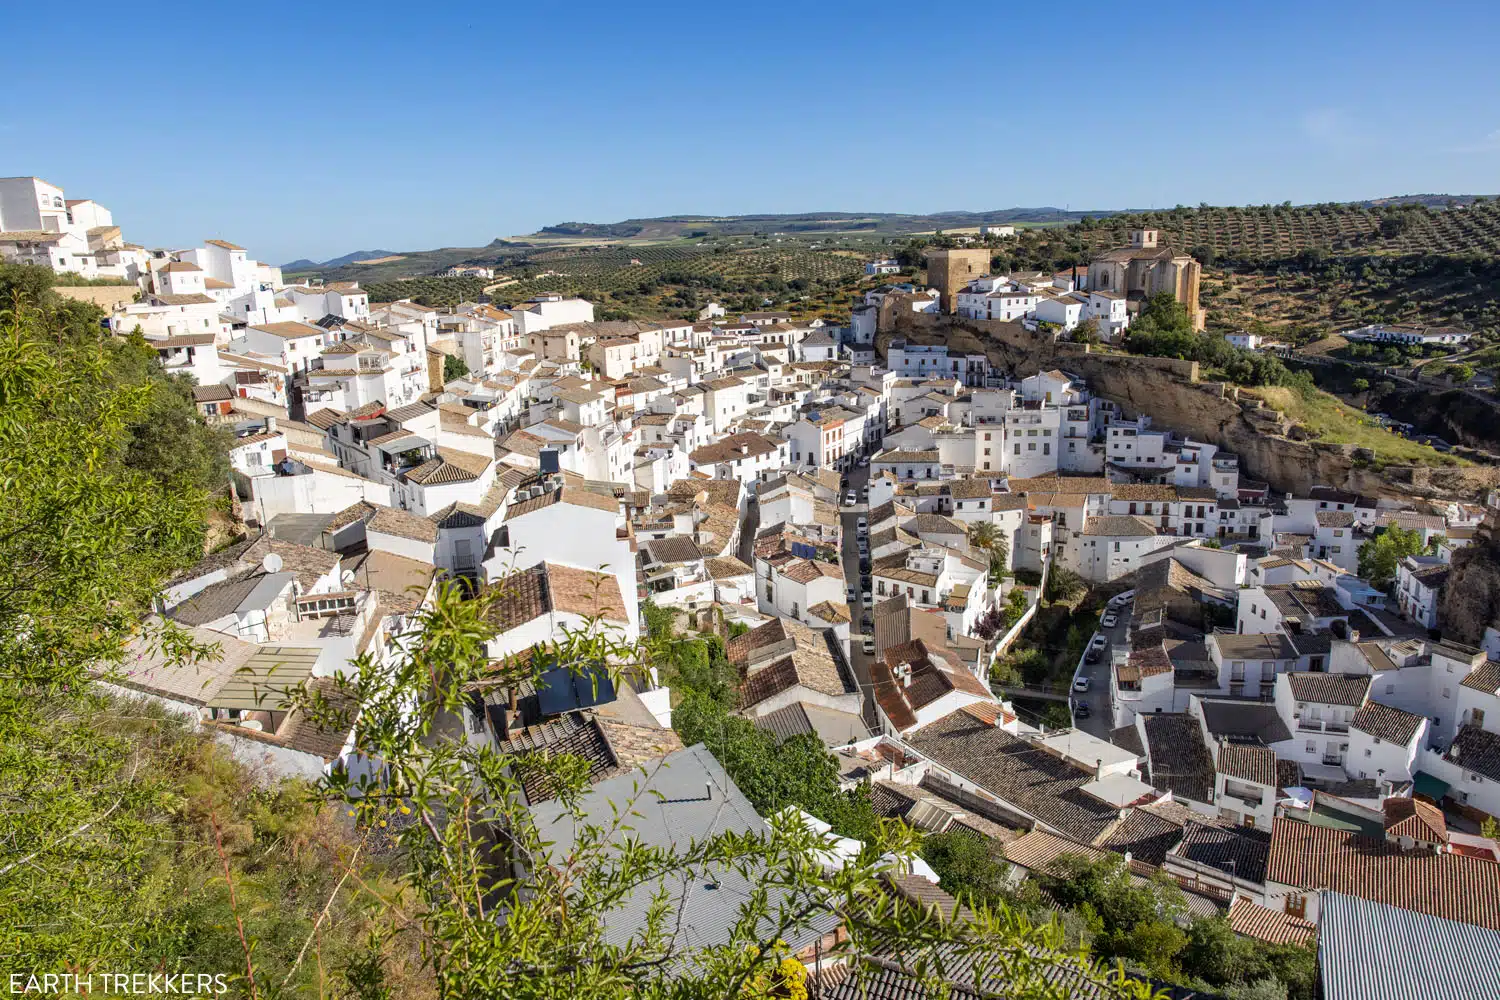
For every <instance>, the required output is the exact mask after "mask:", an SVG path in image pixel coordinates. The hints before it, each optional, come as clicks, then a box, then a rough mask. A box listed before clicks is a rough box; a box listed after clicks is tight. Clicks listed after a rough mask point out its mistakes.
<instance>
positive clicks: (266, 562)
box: [260, 552, 281, 573]
mask: <svg viewBox="0 0 1500 1000" xmlns="http://www.w3.org/2000/svg"><path fill="white" fill-rule="evenodd" d="M260 568H261V569H263V570H265V571H266V572H267V573H280V572H281V557H280V556H278V555H277V554H276V553H274V552H267V553H266V557H265V558H264V559H262V560H261V561H260Z"/></svg>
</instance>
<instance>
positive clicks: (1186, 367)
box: [877, 315, 1500, 500]
mask: <svg viewBox="0 0 1500 1000" xmlns="http://www.w3.org/2000/svg"><path fill="white" fill-rule="evenodd" d="M893 336H903V337H905V338H907V339H908V340H909V341H912V342H914V343H925V344H934V343H946V344H948V345H949V347H950V349H953V350H960V351H964V352H972V353H981V352H982V353H984V354H985V355H986V356H987V357H989V359H990V363H991V364H992V365H994V366H995V367H997V368H999V369H1001V370H1004V371H1007V372H1009V373H1011V374H1013V375H1029V374H1032V373H1034V372H1037V371H1043V370H1045V369H1048V368H1064V369H1066V370H1068V371H1071V372H1074V373H1076V374H1078V375H1081V376H1083V377H1084V378H1085V379H1087V380H1088V382H1089V385H1090V387H1091V388H1092V389H1093V391H1094V392H1096V393H1098V394H1099V395H1101V396H1103V397H1104V398H1106V399H1110V400H1113V401H1114V402H1116V403H1118V404H1120V405H1121V406H1122V407H1123V408H1124V409H1125V411H1126V413H1127V414H1128V415H1135V414H1138V413H1144V414H1146V415H1147V416H1149V417H1150V418H1151V419H1152V421H1154V422H1155V423H1156V424H1158V425H1160V426H1162V427H1164V428H1171V429H1173V430H1176V431H1179V432H1180V433H1182V434H1185V435H1187V436H1189V437H1192V438H1196V439H1197V440H1200V441H1208V442H1212V443H1213V444H1217V445H1218V446H1219V447H1221V448H1224V449H1226V450H1228V451H1231V452H1234V453H1235V454H1236V455H1238V456H1239V458H1240V468H1241V470H1242V472H1243V473H1244V474H1245V475H1246V476H1247V477H1249V478H1252V479H1258V480H1263V481H1265V482H1267V483H1269V484H1270V485H1271V487H1272V489H1275V490H1278V491H1281V492H1286V493H1296V494H1303V495H1305V494H1306V493H1307V491H1308V490H1309V489H1310V488H1311V487H1313V486H1320V485H1322V486H1335V487H1339V488H1342V489H1347V490H1352V491H1355V492H1358V493H1363V494H1366V495H1371V496H1393V497H1403V496H1404V497H1410V496H1428V497H1446V498H1455V499H1465V500H1469V499H1474V498H1476V497H1478V496H1480V495H1482V494H1483V493H1484V492H1485V491H1486V490H1488V489H1491V488H1493V487H1494V486H1496V485H1497V484H1500V468H1495V467H1491V466H1474V467H1449V466H1440V467H1427V466H1389V465H1387V466H1383V467H1379V468H1377V467H1375V466H1373V465H1371V464H1370V461H1369V460H1370V459H1371V458H1373V456H1369V455H1360V454H1357V453H1356V450H1355V449H1354V448H1352V447H1349V446H1344V445H1334V444H1327V443H1324V442H1319V441H1307V440H1300V439H1299V437H1298V428H1295V427H1292V426H1290V425H1289V424H1288V423H1287V422H1286V421H1285V420H1284V419H1283V418H1282V417H1281V415H1280V414H1278V413H1276V412H1275V411H1274V410H1270V409H1267V408H1265V407H1263V406H1262V405H1261V404H1260V402H1259V401H1258V400H1254V399H1251V398H1249V397H1248V396H1244V397H1242V396H1241V394H1240V393H1238V392H1237V391H1236V390H1235V388H1234V387H1233V386H1226V385H1221V384H1219V383H1207V382H1201V381H1198V376H1197V366H1196V365H1195V364H1193V363H1191V362H1183V361H1176V360H1173V359H1167V358H1145V357H1136V356H1127V355H1119V354H1103V353H1091V352H1088V351H1087V350H1086V349H1085V348H1082V347H1079V346H1077V345H1072V344H1059V343H1054V342H1053V341H1052V340H1051V339H1050V338H1048V337H1045V336H1038V335H1035V334H1032V333H1030V332H1028V331H1026V330H1025V329H1023V328H1022V327H1021V326H1020V325H1019V324H1015V323H998V322H977V323H976V322H968V321H962V320H955V319H951V318H946V317H945V318H941V319H936V318H932V317H925V316H915V315H914V316H912V317H910V318H909V319H908V318H906V317H903V318H902V320H901V322H900V323H899V325H898V326H897V328H896V329H895V330H893V331H889V332H886V333H883V334H882V335H881V336H880V337H879V338H878V339H877V347H878V349H879V350H880V351H881V353H882V354H883V353H884V351H885V347H886V345H887V344H888V343H889V342H890V340H891V339H892V337H893Z"/></svg>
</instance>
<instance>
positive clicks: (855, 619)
mask: <svg viewBox="0 0 1500 1000" xmlns="http://www.w3.org/2000/svg"><path fill="white" fill-rule="evenodd" d="M869 479H870V470H869V468H868V467H866V468H863V469H861V468H859V467H858V466H856V467H855V468H853V469H851V470H850V472H849V488H850V489H852V490H854V491H855V493H856V494H857V493H858V492H859V490H860V488H861V487H863V486H864V485H865V484H866V483H867V482H868V481H869ZM843 503H844V497H843V494H842V493H840V494H839V512H840V522H841V524H842V526H843V549H842V551H841V552H840V558H841V559H842V560H843V564H844V587H845V588H846V589H847V588H850V587H852V588H854V600H853V601H851V602H850V603H849V617H850V618H851V619H852V621H850V623H849V665H850V666H852V667H853V668H854V676H855V678H856V679H857V680H858V681H859V689H860V693H861V694H862V695H863V696H864V716H865V724H866V725H867V726H869V727H870V729H871V730H872V731H873V730H874V729H875V726H876V719H875V687H874V684H873V682H872V681H871V680H870V661H871V660H872V659H874V657H871V656H867V655H866V654H865V651H864V649H863V648H862V646H863V639H864V633H863V632H862V631H860V623H861V621H863V619H864V616H865V614H866V613H867V612H869V611H870V609H869V608H868V607H867V606H866V605H865V603H864V601H863V600H862V599H861V597H860V595H861V593H862V589H861V587H860V583H859V541H858V538H859V535H858V531H857V530H856V527H857V522H858V520H859V516H860V515H861V514H865V513H868V512H869V507H868V506H866V505H865V504H858V505H856V506H854V507H845V506H844V505H843Z"/></svg>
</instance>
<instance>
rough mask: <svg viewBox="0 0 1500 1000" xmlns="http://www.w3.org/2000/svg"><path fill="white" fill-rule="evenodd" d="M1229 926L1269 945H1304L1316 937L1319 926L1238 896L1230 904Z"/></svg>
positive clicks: (1244, 935)
mask: <svg viewBox="0 0 1500 1000" xmlns="http://www.w3.org/2000/svg"><path fill="white" fill-rule="evenodd" d="M1229 929H1230V930H1232V931H1234V932H1235V933H1236V934H1239V935H1242V936H1243V937H1249V938H1256V939H1257V940H1260V941H1265V942H1267V943H1268V944H1303V943H1304V942H1307V941H1311V940H1312V939H1313V938H1314V937H1315V936H1317V929H1316V928H1315V927H1313V925H1312V924H1310V923H1308V922H1307V921H1306V920H1303V919H1302V918H1301V917H1294V916H1292V915H1291V914H1290V913H1283V912H1281V911H1280V910H1270V909H1267V908H1266V907H1264V906H1261V905H1260V904H1259V903H1252V902H1251V901H1250V900H1249V899H1247V898H1245V897H1244V896H1236V897H1235V900H1234V904H1233V905H1232V906H1230V907H1229Z"/></svg>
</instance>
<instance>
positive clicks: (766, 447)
mask: <svg viewBox="0 0 1500 1000" xmlns="http://www.w3.org/2000/svg"><path fill="white" fill-rule="evenodd" d="M782 444H784V442H781V441H773V440H772V439H771V438H768V437H766V436H765V435H764V434H756V433H754V432H753V431H746V432H744V433H740V434H730V435H728V436H727V437H725V438H723V439H722V440H720V441H718V442H716V443H714V444H708V445H704V446H703V447H702V448H697V449H694V450H693V451H692V452H690V453H689V455H688V457H689V458H690V459H692V460H693V462H694V463H695V464H697V465H708V464H713V463H718V462H728V461H734V460H735V459H741V460H743V459H748V458H760V457H762V456H765V455H771V454H775V453H776V451H777V450H778V449H779V448H780V447H781V446H782Z"/></svg>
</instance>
